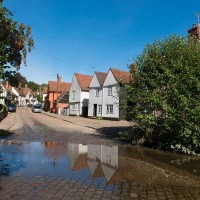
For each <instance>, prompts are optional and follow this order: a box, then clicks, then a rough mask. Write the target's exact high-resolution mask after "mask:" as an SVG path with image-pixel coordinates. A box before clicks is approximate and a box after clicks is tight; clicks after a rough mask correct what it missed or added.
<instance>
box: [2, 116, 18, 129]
mask: <svg viewBox="0 0 200 200" xmlns="http://www.w3.org/2000/svg"><path fill="white" fill-rule="evenodd" d="M15 119H16V115H15V113H8V115H7V117H6V118H4V119H3V120H2V121H1V122H0V129H3V130H9V129H10V128H11V127H12V126H13V125H14V123H15Z"/></svg>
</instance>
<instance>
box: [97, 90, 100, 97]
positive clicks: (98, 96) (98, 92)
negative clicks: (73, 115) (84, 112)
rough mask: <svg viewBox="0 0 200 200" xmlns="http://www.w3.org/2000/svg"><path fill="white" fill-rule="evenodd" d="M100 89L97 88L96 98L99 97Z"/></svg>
mask: <svg viewBox="0 0 200 200" xmlns="http://www.w3.org/2000/svg"><path fill="white" fill-rule="evenodd" d="M99 91H100V90H99V88H96V97H99Z"/></svg>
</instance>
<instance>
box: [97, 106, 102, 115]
mask: <svg viewBox="0 0 200 200" xmlns="http://www.w3.org/2000/svg"><path fill="white" fill-rule="evenodd" d="M101 113H102V105H98V114H101Z"/></svg>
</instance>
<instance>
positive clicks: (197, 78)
mask: <svg viewBox="0 0 200 200" xmlns="http://www.w3.org/2000/svg"><path fill="white" fill-rule="evenodd" d="M130 71H131V73H132V75H133V80H132V83H131V84H130V85H127V90H128V92H127V94H128V95H127V96H128V100H129V102H131V105H132V107H131V112H130V113H132V119H133V120H134V121H135V122H136V123H137V127H136V129H135V130H136V131H135V132H134V134H138V133H139V132H140V133H142V134H143V139H144V142H145V143H147V144H151V145H153V146H155V147H158V148H165V149H174V150H180V151H184V152H187V153H191V152H193V153H195V152H196V153H197V152H198V153H200V43H199V42H198V41H196V40H195V39H193V38H184V37H180V36H176V35H174V36H170V37H168V38H166V39H165V40H164V41H156V42H154V43H153V44H148V45H147V46H146V47H145V48H144V51H143V53H142V54H141V55H139V56H138V57H137V58H136V59H135V65H132V66H131V67H130Z"/></svg>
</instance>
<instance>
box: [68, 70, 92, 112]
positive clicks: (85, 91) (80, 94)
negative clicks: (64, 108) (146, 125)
mask: <svg viewBox="0 0 200 200" xmlns="http://www.w3.org/2000/svg"><path fill="white" fill-rule="evenodd" d="M91 80H92V76H88V75H84V74H78V73H75V74H74V76H73V78H72V84H71V88H70V94H69V105H70V110H69V114H70V115H78V116H79V115H82V116H87V115H88V101H89V84H90V82H91Z"/></svg>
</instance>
